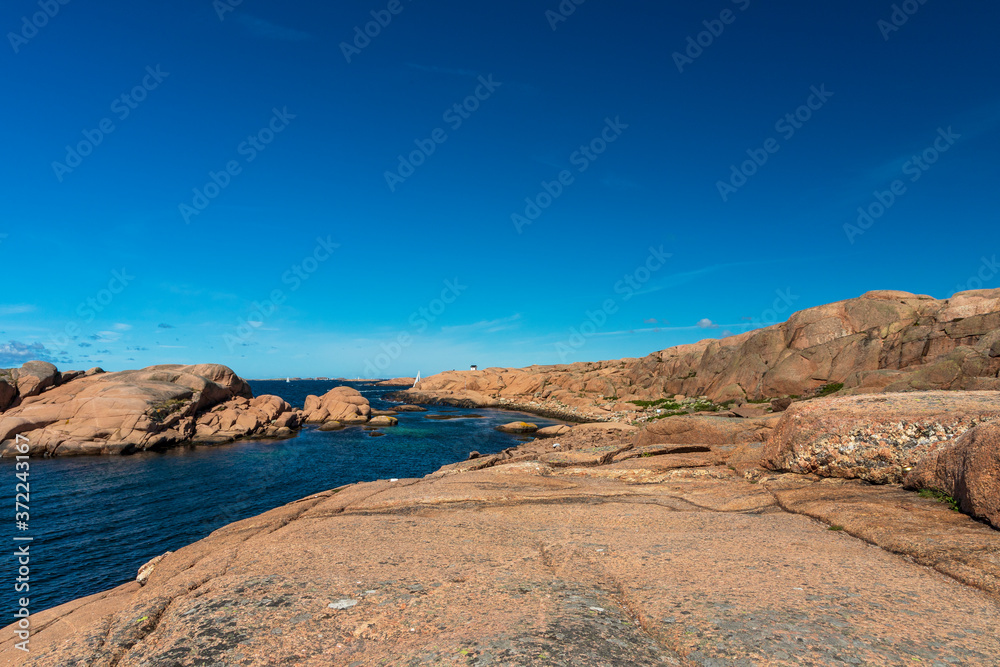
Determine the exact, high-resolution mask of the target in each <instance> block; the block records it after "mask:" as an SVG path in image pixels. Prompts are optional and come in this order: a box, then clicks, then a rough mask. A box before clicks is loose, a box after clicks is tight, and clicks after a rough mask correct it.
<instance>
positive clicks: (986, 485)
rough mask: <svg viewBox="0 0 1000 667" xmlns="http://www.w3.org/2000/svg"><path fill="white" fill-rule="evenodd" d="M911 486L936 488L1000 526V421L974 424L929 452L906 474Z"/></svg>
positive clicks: (965, 509) (966, 511)
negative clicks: (945, 444)
mask: <svg viewBox="0 0 1000 667" xmlns="http://www.w3.org/2000/svg"><path fill="white" fill-rule="evenodd" d="M905 485H906V487H907V488H911V489H933V490H935V491H940V492H942V493H945V494H947V495H949V496H951V497H953V498H954V499H955V500H957V501H958V504H959V506H960V507H961V508H962V511H963V512H965V513H966V514H971V515H972V516H974V517H977V518H979V519H985V520H986V521H988V522H990V524H992V525H993V527H994V528H1000V422H990V423H987V424H981V425H979V426H976V427H973V428H971V429H969V430H968V431H966V432H965V433H963V434H962V435H960V436H959V437H957V438H955V439H954V440H953V441H951V442H950V443H949V445H948V446H946V447H944V448H942V449H940V450H939V451H937V452H934V453H932V454H929V455H928V456H927V457H925V458H924V459H923V460H922V461H920V462H919V463H917V465H916V466H915V467H914V468H913V470H912V472H910V473H909V474H908V475H907V476H906V480H905Z"/></svg>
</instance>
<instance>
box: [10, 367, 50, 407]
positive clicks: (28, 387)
mask: <svg viewBox="0 0 1000 667" xmlns="http://www.w3.org/2000/svg"><path fill="white" fill-rule="evenodd" d="M13 375H14V378H15V380H16V381H17V393H18V395H19V396H20V397H21V400H24V399H25V398H28V397H30V396H37V395H39V394H41V393H42V392H43V391H45V390H46V389H48V388H49V387H54V386H55V385H57V384H59V369H58V368H56V367H55V365H53V364H50V363H49V362H47V361H26V362H24V364H23V365H22V366H21V368H20V369H18V370H15V371H14V373H13Z"/></svg>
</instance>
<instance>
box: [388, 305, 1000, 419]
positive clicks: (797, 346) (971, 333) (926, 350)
mask: <svg viewBox="0 0 1000 667" xmlns="http://www.w3.org/2000/svg"><path fill="white" fill-rule="evenodd" d="M998 374H1000V290H998V289H995V290H977V291H971V292H961V293H958V294H956V295H954V296H953V297H951V298H950V299H943V300H936V299H933V298H931V297H929V296H920V295H916V294H910V293H909V292H893V291H877V292H869V293H867V294H865V295H863V296H861V297H859V298H856V299H850V300H848V301H841V302H837V303H832V304H828V305H824V306H819V307H816V308H810V309H808V310H803V311H801V312H798V313H795V314H793V315H792V316H791V317H790V318H789V319H788V321H787V322H783V323H781V324H775V325H773V326H770V327H767V328H764V329H759V330H756V331H750V332H747V333H743V334H740V335H737V336H730V337H728V338H723V339H721V340H705V341H701V342H699V343H693V344H690V345H681V346H678V347H673V348H670V349H667V350H663V351H661V352H656V353H654V354H651V355H649V356H647V357H643V358H641V359H621V360H615V361H603V362H595V363H584V362H580V363H574V364H567V365H558V366H531V367H529V368H521V369H511V368H490V369H486V370H481V371H451V372H447V373H441V374H438V375H434V376H431V377H428V378H425V379H423V380H421V382H420V386H419V387H418V388H417V389H413V390H410V391H405V392H400V394H399V397H400V399H401V400H406V401H409V402H415V403H435V402H443V403H450V404H454V405H466V406H470V407H487V406H493V407H510V408H512V409H518V410H524V411H527V412H534V413H537V414H554V413H555V412H556V411H565V412H568V413H572V414H576V415H577V416H578V417H579V418H581V419H594V420H610V419H615V420H625V421H627V420H632V419H635V418H637V417H638V418H640V419H641V418H644V417H645V416H646V415H648V413H647V412H644V411H643V410H642V409H641V408H639V407H638V406H636V404H634V403H632V402H631V401H636V400H639V401H649V400H656V399H662V398H664V397H672V396H674V395H675V394H683V395H685V396H706V397H707V398H709V399H711V400H712V401H715V402H716V403H723V402H727V401H735V402H736V403H737V404H739V403H741V402H743V401H747V400H754V401H764V400H766V399H774V398H779V397H808V396H812V395H815V394H817V393H827V392H830V391H834V390H839V391H840V392H841V393H844V394H863V393H878V392H898V391H914V390H935V389H952V390H954V389H962V390H1000V378H998ZM841 385H842V386H841Z"/></svg>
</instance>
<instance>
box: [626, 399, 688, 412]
mask: <svg viewBox="0 0 1000 667" xmlns="http://www.w3.org/2000/svg"><path fill="white" fill-rule="evenodd" d="M629 403H633V404H635V405H638V406H639V407H640V408H664V409H665V410H678V409H680V407H681V406H680V404H679V403H677V402H676V401H675V400H674V399H672V398H660V399H657V400H655V401H629Z"/></svg>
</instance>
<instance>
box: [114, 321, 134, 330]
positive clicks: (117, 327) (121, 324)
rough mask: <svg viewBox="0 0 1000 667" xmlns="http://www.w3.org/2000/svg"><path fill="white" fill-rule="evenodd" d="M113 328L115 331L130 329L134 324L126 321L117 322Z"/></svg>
mask: <svg viewBox="0 0 1000 667" xmlns="http://www.w3.org/2000/svg"><path fill="white" fill-rule="evenodd" d="M111 328H112V329H114V330H115V331H129V330H131V329H132V325H131V324H125V323H124V322H116V323H115V324H114V325H113V326H112V327H111Z"/></svg>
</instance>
